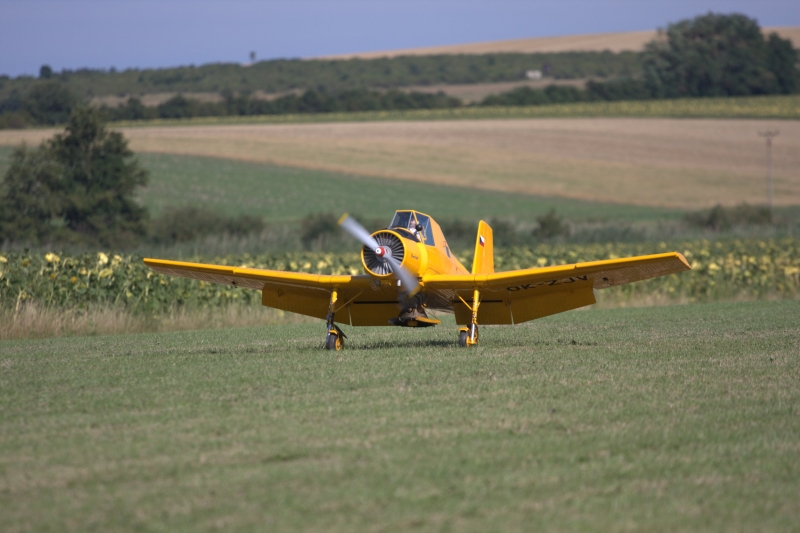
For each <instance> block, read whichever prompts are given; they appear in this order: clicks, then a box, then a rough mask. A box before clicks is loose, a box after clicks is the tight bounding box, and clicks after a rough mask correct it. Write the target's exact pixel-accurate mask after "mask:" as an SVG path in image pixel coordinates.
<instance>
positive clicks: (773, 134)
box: [758, 130, 781, 217]
mask: <svg viewBox="0 0 800 533" xmlns="http://www.w3.org/2000/svg"><path fill="white" fill-rule="evenodd" d="M780 132H781V130H767V131H759V132H758V136H759V137H764V138H765V139H766V140H767V182H768V184H769V185H768V186H769V216H770V217H772V216H773V213H772V209H773V196H772V139H774V138H775V137H777V136H778V135H779V134H780Z"/></svg>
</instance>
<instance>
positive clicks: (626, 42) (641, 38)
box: [316, 26, 800, 59]
mask: <svg viewBox="0 0 800 533" xmlns="http://www.w3.org/2000/svg"><path fill="white" fill-rule="evenodd" d="M763 32H764V34H765V35H766V34H769V33H772V32H776V33H777V34H778V35H780V36H781V37H783V38H784V39H790V40H791V41H792V43H794V45H795V48H797V47H798V45H800V26H774V27H769V28H763ZM657 33H658V32H657V31H656V30H648V31H630V32H621V33H593V34H585V35H563V36H560V37H531V38H528V39H511V40H507V41H489V42H482V43H467V44H453V45H447V46H429V47H425V48H406V49H402V50H384V51H379V52H361V53H356V54H340V55H332V56H323V57H321V58H316V59H355V58H358V59H375V58H379V57H399V56H428V55H442V54H501V53H506V54H507V53H522V54H545V53H561V52H602V51H604V50H608V51H610V52H615V53H618V52H626V51H627V52H639V51H641V50H643V49H644V45H645V44H646V43H648V42H649V41H652V40H653V39H655V38H656V36H657Z"/></svg>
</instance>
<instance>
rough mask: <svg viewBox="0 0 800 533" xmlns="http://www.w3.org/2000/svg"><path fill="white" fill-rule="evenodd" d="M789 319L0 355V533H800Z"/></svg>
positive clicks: (445, 331) (289, 328)
mask: <svg viewBox="0 0 800 533" xmlns="http://www.w3.org/2000/svg"><path fill="white" fill-rule="evenodd" d="M799 313H800V304H799V303H798V302H797V301H782V302H750V303H736V304H731V303H725V304H704V305H691V306H673V307H663V308H649V309H616V310H603V311H588V312H587V311H583V312H582V311H576V312H570V313H567V314H563V315H557V316H554V317H550V318H547V319H543V320H539V321H536V322H533V323H530V324H527V325H522V326H518V327H485V328H483V329H482V330H481V344H480V346H479V347H478V348H477V349H474V350H462V349H457V348H456V347H455V333H454V331H455V330H454V327H453V325H452V324H449V325H445V326H444V327H439V328H435V329H431V330H400V329H393V328H363V329H354V328H350V329H348V330H347V333H348V335H350V338H349V339H348V344H347V346H346V348H345V350H344V351H342V352H339V353H331V352H326V351H325V350H322V349H321V344H322V342H321V340H322V330H323V329H324V328H323V326H322V324H321V323H316V324H300V325H281V326H277V325H276V326H262V327H253V328H244V329H230V330H213V331H194V332H177V333H168V334H141V335H129V336H113V337H72V338H63V339H47V340H29V341H6V342H0V406H1V408H0V494H2V497H1V498H0V529H2V530H3V531H9V532H12V531H14V532H16V531H123V530H125V531H128V530H133V529H137V530H143V531H208V530H218V529H223V530H229V531H230V530H275V531H326V532H327V531H397V530H415V531H621V530H647V531H665V532H666V531H788V530H793V529H795V528H796V526H797V523H798V521H800V498H798V494H799V493H800V481H799V480H800V462H798V460H797V458H798V453H800V448H798V442H800V410H798V409H799V408H798V406H799V405H800V385H799V384H800V366H798V358H797V355H798V352H799V351H800V326H798V321H797V316H798V314H799Z"/></svg>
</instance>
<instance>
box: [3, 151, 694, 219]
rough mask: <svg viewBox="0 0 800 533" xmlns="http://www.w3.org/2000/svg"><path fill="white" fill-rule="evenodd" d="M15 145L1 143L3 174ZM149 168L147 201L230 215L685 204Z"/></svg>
mask: <svg viewBox="0 0 800 533" xmlns="http://www.w3.org/2000/svg"><path fill="white" fill-rule="evenodd" d="M10 153H11V149H10V148H9V147H2V146H0V176H1V175H3V174H4V173H5V170H6V169H7V166H8V158H9V156H10ZM138 157H139V160H140V161H141V163H142V166H144V167H145V168H147V169H148V170H149V171H150V185H149V186H148V187H147V188H146V189H145V190H144V191H143V192H142V194H141V195H140V198H141V200H142V203H143V204H144V205H145V206H146V207H147V208H148V209H149V210H150V212H151V213H152V214H153V215H157V214H158V213H159V212H161V211H162V210H163V209H164V207H167V206H183V205H200V206H204V207H207V208H209V209H212V210H215V211H218V212H221V213H225V214H228V215H238V214H250V215H258V216H262V217H264V218H265V219H266V220H268V221H271V222H282V221H292V220H297V219H300V218H302V217H304V216H306V215H309V214H314V213H320V212H331V213H334V214H337V215H338V214H342V213H345V212H350V213H357V214H359V215H361V216H364V217H366V218H367V219H379V220H383V219H385V220H386V223H388V221H389V218H391V216H392V214H393V213H394V211H395V209H400V208H403V207H404V206H405V207H413V208H415V209H419V210H420V211H423V212H427V213H431V214H432V215H433V216H435V217H437V218H439V219H440V220H443V219H453V218H469V219H475V220H478V218H479V217H484V218H488V217H514V218H516V219H519V220H529V221H532V220H534V219H535V217H536V216H538V215H541V214H542V213H544V212H546V211H547V210H549V209H551V208H552V209H556V210H557V211H558V212H559V213H560V214H562V215H563V216H566V217H568V218H570V219H571V220H626V221H636V220H656V219H658V220H661V219H669V218H676V217H678V216H680V215H679V212H678V211H676V210H670V209H653V208H649V207H643V206H636V205H619V204H611V203H601V202H585V201H580V200H572V199H569V198H559V197H551V198H547V197H541V196H536V195H529V194H514V193H509V192H502V191H486V190H479V189H475V188H467V187H457V186H452V185H436V184H425V185H420V184H419V183H417V182H412V181H408V180H379V181H378V182H377V183H376V179H375V178H370V177H365V176H354V175H348V174H344V173H339V172H330V171H324V170H313V169H303V168H293V167H284V166H279V165H272V164H269V163H254V162H248V161H237V160H233V159H223V158H211V157H199V156H182V155H172V154H158V153H142V154H139V156H138Z"/></svg>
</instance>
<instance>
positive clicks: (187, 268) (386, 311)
mask: <svg viewBox="0 0 800 533" xmlns="http://www.w3.org/2000/svg"><path fill="white" fill-rule="evenodd" d="M144 263H145V264H146V265H147V266H148V267H150V268H151V269H153V270H154V271H156V272H158V273H161V274H167V275H170V276H179V277H182V278H189V279H196V280H201V281H208V282H211V283H222V284H225V285H231V286H233V287H241V288H245V289H255V290H259V291H261V302H262V304H263V305H265V306H268V307H274V308H276V309H282V310H284V311H291V312H292V313H299V314H301V315H306V316H311V317H315V318H322V319H324V318H325V317H326V316H327V314H328V304H329V302H330V296H331V291H333V289H336V290H337V293H338V300H337V303H336V308H337V309H336V321H337V322H339V323H343V324H351V325H353V326H388V325H389V320H390V319H392V318H395V317H397V314H398V312H399V309H398V303H397V288H396V287H395V286H394V284H393V283H392V282H391V281H389V280H383V281H378V280H375V279H373V278H372V277H371V276H368V275H360V276H351V275H324V274H307V273H303V272H283V271H280V270H265V269H257V268H238V267H231V266H222V265H207V264H203V263H186V262H183V261H166V260H163V259H149V258H148V259H145V260H144Z"/></svg>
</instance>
